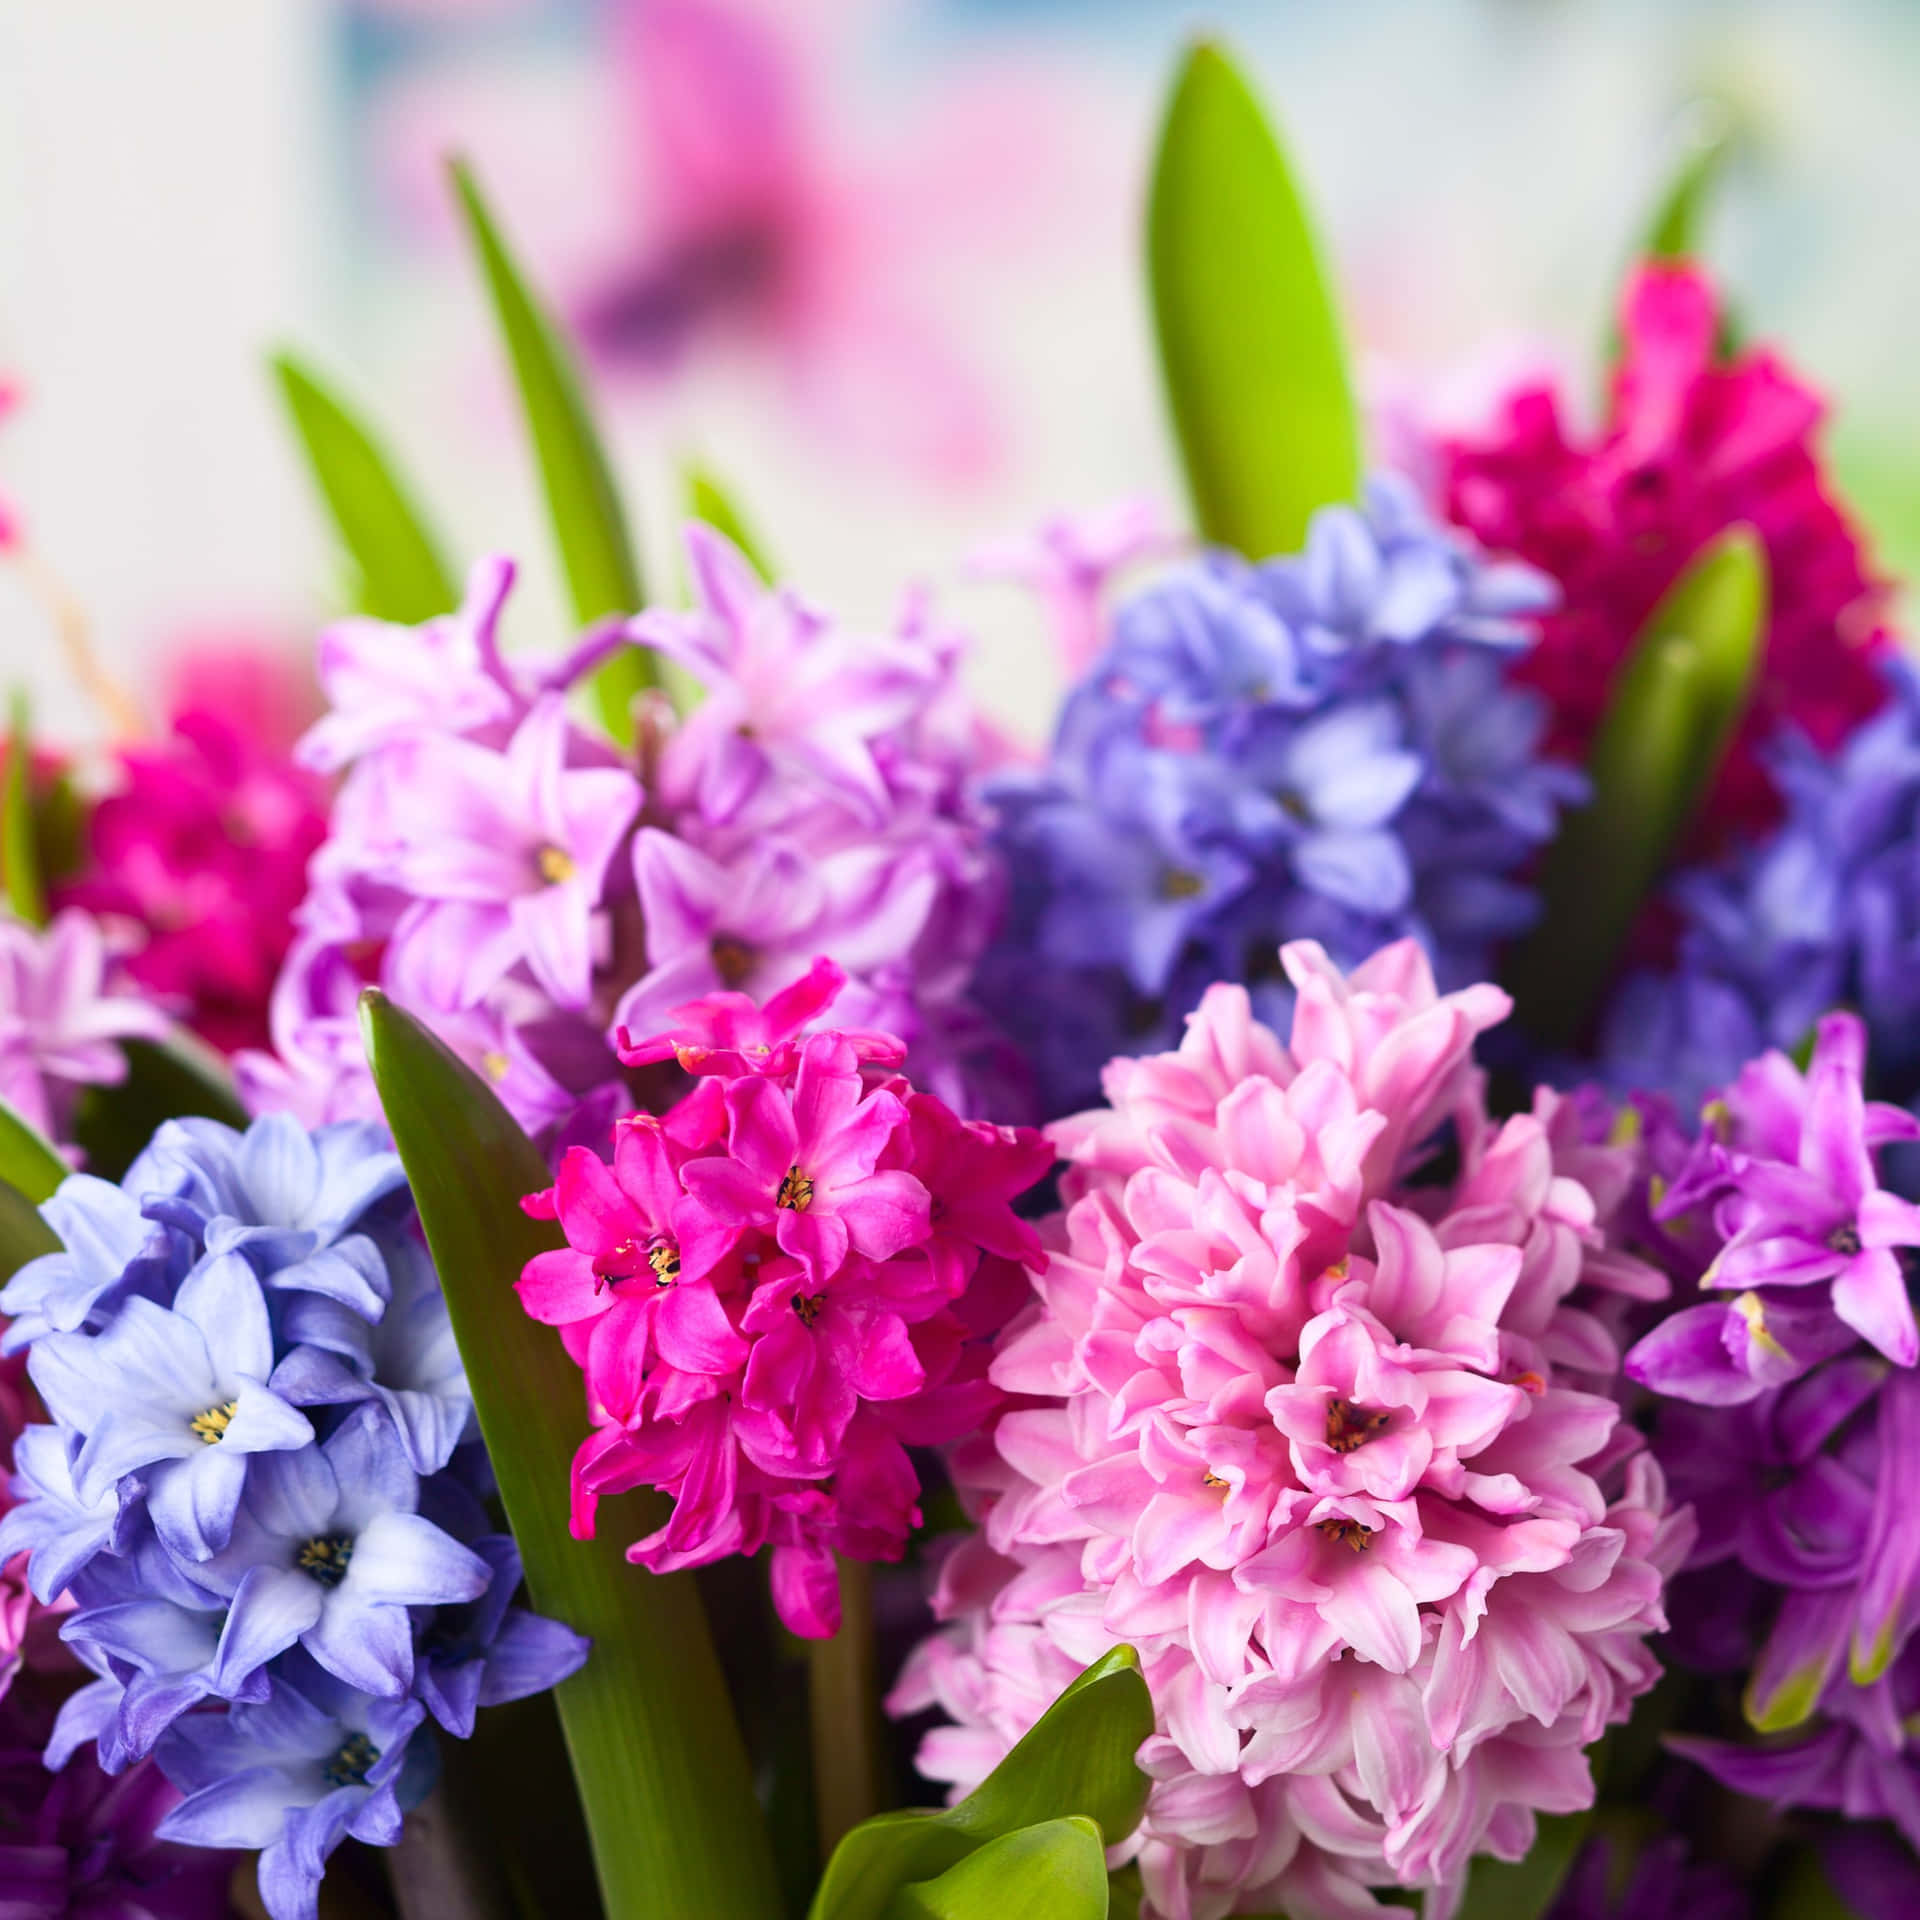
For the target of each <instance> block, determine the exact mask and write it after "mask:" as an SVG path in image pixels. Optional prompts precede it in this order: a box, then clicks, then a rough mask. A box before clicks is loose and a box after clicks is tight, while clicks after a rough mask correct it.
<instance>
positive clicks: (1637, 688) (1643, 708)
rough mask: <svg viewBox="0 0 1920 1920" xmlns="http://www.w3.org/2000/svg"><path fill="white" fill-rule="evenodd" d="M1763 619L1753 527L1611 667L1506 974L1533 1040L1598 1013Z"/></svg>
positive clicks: (1726, 541)
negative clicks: (1530, 920)
mask: <svg viewBox="0 0 1920 1920" xmlns="http://www.w3.org/2000/svg"><path fill="white" fill-rule="evenodd" d="M1766 617H1767V561H1766V550H1765V549H1764V548H1763V547H1762V546H1761V544H1760V540H1759V537H1758V536H1757V535H1756V534H1755V533H1754V531H1753V529H1752V528H1751V527H1745V526H1739V527H1733V528H1730V529H1729V530H1728V531H1727V532H1726V533H1724V534H1722V535H1721V536H1720V537H1719V539H1717V540H1716V541H1714V542H1713V543H1712V545H1710V546H1709V547H1707V548H1706V549H1705V550H1704V551H1703V552H1702V553H1701V554H1700V556H1699V558H1698V559H1696V560H1695V561H1694V563H1693V564H1692V565H1691V566H1690V567H1689V568H1688V569H1687V570H1686V572H1685V573H1684V574H1682V575H1681V577H1680V579H1679V580H1678V581H1677V582H1676V583H1675V585H1674V586H1673V588H1672V590H1671V591H1670V592H1669V593H1668V594H1667V596H1666V598H1665V599H1663V600H1662V601H1661V602H1660V604H1659V605H1658V606H1657V607H1655V608H1654V610H1653V612H1652V613H1651V614H1650V615H1649V616H1648V618H1647V623H1646V625H1645V626H1644V627H1643V628H1642V629H1641V631H1640V635H1639V637H1638V639H1636V640H1635V642H1634V645H1633V650H1632V652H1631V653H1629V654H1628V656H1627V657H1626V659H1625V660H1624V661H1623V662H1622V663H1621V666H1620V669H1619V671H1618V673H1617V674H1616V675H1615V677H1614V683H1613V690H1612V698H1611V699H1610V701H1609V702H1608V706H1607V711H1606V714H1605V715H1604V717H1603V718H1602V720H1601V722H1600V727H1599V730H1598V732H1597V733H1596V734H1595V735H1594V741H1593V747H1592V749H1591V751H1590V753H1589V755H1588V759H1587V774H1588V777H1589V778H1590V779H1591V781H1592V782H1593V797H1592V799H1591V800H1590V801H1589V803H1588V804H1587V805H1586V806H1584V807H1581V808H1579V809H1578V810H1576V811H1574V812H1572V813H1570V814H1569V815H1568V816H1567V818H1566V820H1565V822H1564V824H1563V825H1562V827H1561V829H1560V835H1559V838H1558V839H1556V840H1555V841H1554V843H1553V846H1552V847H1551V848H1550V849H1549V851H1548V854H1547V858H1546V862H1545V865H1544V868H1543V870H1542V873H1541V917H1540V923H1539V925H1538V927H1537V928H1536V929H1535V931H1534V933H1533V934H1532V936H1531V937H1530V938H1529V939H1528V940H1527V942H1526V944H1525V945H1524V946H1523V947H1522V948H1521V950H1520V952H1519V953H1518V954H1517V955H1516V956H1515V962H1514V966H1513V969H1512V973H1513V982H1514V992H1515V998H1516V1000H1517V1001H1518V1003H1519V1017H1520V1019H1521V1021H1522V1023H1523V1024H1524V1025H1525V1026H1526V1027H1527V1028H1528V1030H1529V1031H1530V1032H1532V1033H1533V1034H1534V1035H1535V1036H1536V1037H1537V1038H1539V1039H1541V1040H1544V1041H1547V1042H1549V1043H1552V1044H1555V1045H1565V1044H1570V1043H1571V1042H1573V1041H1574V1040H1576V1039H1577V1038H1578V1037H1579V1035H1580V1032H1581V1029H1582V1028H1583V1027H1584V1026H1585V1024H1586V1022H1587V1020H1588V1019H1589V1017H1590V1016H1591V1015H1592V1013H1593V1010H1594V1008H1595V1007H1596V1006H1597V1005H1598V1004H1599V1001H1600V997H1601V995H1602V993H1603V992H1604V991H1605V989H1606V986H1607V982H1608V981H1609V979H1610V978H1611V977H1612V974H1613V970H1614V966H1615V964H1616V962H1617V961H1618V959H1619V956H1620V951H1621V947H1622V945H1623V944H1624V942H1625V940H1626V937H1627V933H1628V930H1629V929H1630V928H1631V926H1632V924H1633V921H1634V917H1635V916H1636V915H1637V914H1638V913H1639V911H1640V908H1641V906H1642V904H1643V902H1644V901H1645V900H1646V898H1647V895H1648V893H1649V891H1650V890H1651V889H1652V887H1653V886H1654V885H1655V883H1656V882H1657V881H1658V879H1659V877H1660V874H1661V871H1662V869H1663V868H1664V867H1665V865H1666V862H1667V860H1668V859H1669V857H1670V856H1671V855H1672V854H1673V853H1674V851H1675V850H1676V849H1677V848H1678V846H1679V844H1680V841H1681V839H1682V837H1683V836H1684V834H1685V833H1686V830H1687V828H1688V827H1689V825H1690V824H1691V823H1692V821H1693V818H1694V816H1695V814H1696V813H1697V812H1698V811H1699V808H1700V804H1701V802H1702V801H1703V800H1704V799H1705V798H1706V796H1707V794H1708V792H1709V791H1710V789H1711V788H1712V786H1713V782H1714V779H1715V777H1716V775H1717V774H1718V773H1719V770H1720V763H1721V761H1722V760H1723V759H1724V757H1725V755H1726V750H1727V747H1728V744H1729V743H1730V742H1731V740H1732V738H1733V735H1734V731H1735V729H1736V728H1737V726H1738V725H1739V721H1740V716H1741V714H1742V713H1743V712H1744V711H1745V708H1746V703H1747V698H1748V695H1749V693H1750V692H1751V690H1752V684H1753V678H1754V674H1755V672H1756V671H1757V669H1758V665H1759V661H1760V655H1761V648H1762V640H1763V636H1764V632H1765V627H1766Z"/></svg>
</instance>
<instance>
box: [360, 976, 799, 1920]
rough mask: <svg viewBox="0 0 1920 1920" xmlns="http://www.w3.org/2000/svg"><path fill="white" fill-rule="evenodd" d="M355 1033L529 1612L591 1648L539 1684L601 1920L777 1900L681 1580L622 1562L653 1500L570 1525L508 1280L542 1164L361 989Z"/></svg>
mask: <svg viewBox="0 0 1920 1920" xmlns="http://www.w3.org/2000/svg"><path fill="white" fill-rule="evenodd" d="M360 1005H361V1028H362V1032H363V1034H364V1037H365V1040H366V1047H367V1059H368V1062H369V1064H370V1065H371V1067H372V1069H373V1077H374V1083H375V1085H376V1086H377V1087H378V1089H379V1092H380V1100H381V1104H382V1106H383V1107H384V1108H385V1110H386V1116H387V1124H388V1126H389V1127H391V1128H392V1130H393V1138H394V1144H395V1146H396V1147H397V1148H398V1149H399V1153H400V1158H401V1160H402V1162H403V1163H404V1164H405V1166H406V1170H407V1177H408V1179H409V1180H410V1181H411V1182H412V1185H413V1197H414V1201H415V1204H416V1205H417V1206H418V1207H419V1210H420V1220H421V1224H422V1226H423V1227H424V1228H425V1230H426V1235H427V1244H428V1246H429V1248H430V1249H431V1250H432V1253H433V1259H434V1264H435V1266H436V1267H437V1268H438V1270H439V1273H440V1281H441V1285H442V1287H443V1288H444V1289H445V1292H446V1297H447V1308H448V1311H449V1313H450V1314H451V1316H452V1319H453V1330H454V1334H455V1337H456V1338H457V1339H458V1341H459V1344H460V1353H461V1357H462V1359H463V1360H464V1361H465V1363H466V1369H467V1379H468V1382H469V1384H470V1385H471V1387H472V1390H473V1397H474V1407H475V1410H476V1412H477V1413H478V1415H479V1418H480V1428H481V1432H482V1434H483V1435H484V1436H485V1439H486V1442H487V1448H488V1451H489V1452H490V1453H491V1455H492V1457H493V1469H494V1474H495V1476H496V1478H497V1479H498V1481H499V1484H500V1497H501V1499H502V1501H503V1502H504V1503H505V1506H506V1511H507V1518H508V1520H509V1521H510V1522H511V1524H512V1527H513V1533H514V1538H515V1539H516V1540H517V1541H518V1542H519V1546H520V1553H521V1557H522V1559H523V1560H524V1561H525V1563H526V1570H527V1586H528V1590H529V1592H530V1594H531V1596H532V1599H533V1603H534V1605H535V1607H536V1608H537V1609H538V1610H539V1611H540V1612H541V1613H544V1614H549V1615H551V1616H553V1617H554V1618H556V1619H560V1620H564V1621H565V1622H566V1623H567V1624H568V1625H569V1626H570V1627H572V1628H573V1629H574V1630H575V1631H576V1632H578V1633H583V1634H585V1635H587V1636H588V1637H589V1638H590V1639H591V1640H592V1641H593V1655H592V1658H591V1659H590V1660H589V1661H588V1662H587V1665H586V1667H585V1668H584V1669H583V1670H582V1671H581V1672H580V1673H578V1674H576V1675H575V1676H574V1677H573V1678H572V1679H571V1680H567V1681H564V1682H563V1683H562V1684H561V1685H560V1686H559V1687H557V1688H556V1689H555V1691H554V1699H555V1702H556V1704H557V1705H558V1707H559V1709H560V1720H561V1725H562V1726H563V1728H564V1729H565V1732H566V1738H567V1748H568V1752H569V1755H570V1756H571V1759H572V1763H573V1774H574V1779H575V1782H576V1783H577V1785H578V1786H579V1789H580V1800H581V1805H582V1807H583V1809H584V1811H585V1813H586V1818H587V1829H588V1832H589V1833H590V1834H591V1836H592V1841H593V1854H594V1862H595V1865H596V1867H597V1869H598V1871H599V1875H600V1889H601V1893H602V1896H603V1898H604V1900H605V1904H606V1910H607V1913H608V1915H609V1916H611V1920H629V1916H632V1917H633V1920H642V1917H643V1916H651V1915H659V1916H661V1920H667V1917H668V1916H675V1915H680V1914H709V1913H710V1914H726V1915H728V1916H729V1917H730V1920H732V1917H733V1916H738V1920H774V1916H776V1915H777V1914H778V1912H779V1898H778V1894H777V1892H776V1889H775V1881H774V1873H773V1862H772V1855H771V1852H770V1850H769V1848H768V1845H767V1836H766V1827H765V1823H764V1821H763V1820H762V1818H761V1814H760V1809H759V1806H758V1804H757V1803H756V1801H755V1800H754V1797H753V1788H752V1782H751V1779H750V1777H749V1775H748V1771H747V1762H746V1754H745V1750H744V1749H743V1747H742V1745H741V1741H740V1734H739V1729H738V1727H737V1725H736V1724H735V1721H734V1716H733V1709H732V1706H731V1704H730V1703H729V1701H728V1699H727V1695H726V1688H725V1683H724V1682H723V1680H722V1678H721V1674H720V1668H719V1664H718V1662H717V1660H716V1659H715V1657H714V1650H713V1642H712V1639H711V1637H710V1635H709V1633H708V1631H707V1622H706V1617H705V1615H704V1614H703V1612H702V1611H701V1606H700V1598H699V1594H698V1591H697V1589H696V1588H695V1586H694V1583H693V1576H692V1575H691V1574H685V1573H676V1574H669V1575H666V1576H664V1577H659V1576H655V1575H652V1574H648V1573H644V1572H642V1571H640V1570H639V1569H638V1568H636V1567H633V1566H631V1565H629V1564H628V1562H627V1559H626V1555H625V1552H624V1543H625V1542H626V1541H628V1540H630V1539H633V1538H635V1537H636V1536H638V1535H640V1534H643V1533H646V1532H649V1531H651V1530H652V1528H653V1527H654V1526H656V1525H657V1524H658V1523H659V1520H660V1519H661V1517H662V1509H663V1507H664V1504H665V1503H664V1501H663V1500H662V1499H661V1498H660V1496H658V1495H652V1494H649V1495H628V1496H625V1497H623V1498H621V1499H617V1500H609V1501H604V1502H602V1504H601V1508H600V1522H599V1527H598V1533H597V1537H596V1538H595V1539H593V1540H591V1541H579V1540H575V1539H574V1538H573V1536H572V1533H571V1532H570V1530H569V1527H568V1472H569V1468H570V1465H571V1462H572V1458H573V1453H574V1449H575V1447H576V1445H577V1444H578V1442H579V1440H580V1438H581V1436H582V1431H583V1428H584V1420H583V1417H582V1410H581V1391H580V1376H579V1374H578V1372H577V1370H576V1369H575V1367H574V1365H573V1363H572V1362H571V1361H570V1360H569V1359H568V1358H567V1356H566V1352H565V1350H564V1348H562V1346H561V1344H560V1342H559V1341H558V1340H557V1339H556V1338H555V1337H554V1336H553V1335H552V1334H551V1333H549V1332H547V1331H546V1330H545V1329H543V1328H539V1327H536V1326H534V1325H532V1324H531V1323H530V1322H529V1321H528V1320H527V1319H526V1317H525V1316H524V1315H523V1314H522V1312H521V1310H520V1304H519V1301H518V1300H517V1299H516V1298H515V1296H514V1292H513V1287H514V1282H515V1281H516V1280H517V1279H518V1278H519V1276H520V1272H521V1269H522V1267H523V1266H524V1265H525V1264H526V1262H527V1261H528V1260H529V1259H530V1258H532V1256H533V1255H535V1254H537V1253H543V1252H546V1251H547V1250H548V1249H550V1248H553V1247H556V1246H558V1245H560V1244H561V1241H560V1237H559V1235H558V1233H557V1232H556V1231H555V1229H554V1228H553V1227H552V1226H551V1225H550V1224H547V1223H543V1222H540V1221H535V1220H530V1219H528V1218H527V1216H526V1215H525V1214H524V1213H522V1212H521V1210H520V1205H519V1202H520V1199H521V1196H522V1195H524V1194H527V1193H530V1192H532V1191H533V1190H534V1189H535V1188H539V1187H545V1186H547V1185H549V1184H550V1181H551V1176H550V1174H549V1172H548V1169H547V1165H546V1162H545V1161H544V1160H543V1159H542V1158H541V1156H540V1154H539V1152H538V1150H537V1149H536V1148H535V1147H534V1146H533V1143H532V1142H531V1141H529V1140H528V1139H527V1137H526V1135H525V1134H524V1133H522V1132H521V1131H520V1129H519V1128H518V1127H517V1126H516V1125H515V1124H514V1122H513V1119H512V1117H511V1116H510V1115H509V1114H508V1113H507V1111H506V1109H505V1108H504V1107H502V1106H501V1104H500V1102H499V1101H498V1100H497V1099H496V1098H495V1097H494V1095H493V1092H492V1090H491V1089H490V1088H489V1087H488V1086H487V1085H486V1084H485V1083H484V1082H483V1081H482V1080H481V1079H480V1078H479V1077H478V1075H476V1074H475V1073H474V1072H473V1071H472V1070H471V1069H470V1068H468V1067H467V1066H465V1065H464V1064H463V1063H462V1062H461V1061H459V1060H457V1059H456V1058H455V1057H454V1056H453V1055H452V1054H451V1053H450V1052H448V1050H447V1049H446V1048H445V1047H444V1046H443V1045H442V1044H441V1043H440V1041H439V1040H437V1039H436V1038H435V1037H434V1036H433V1035H432V1034H430V1033H429V1032H428V1031H427V1030H426V1029H425V1028H424V1027H423V1026H421V1025H420V1023H419V1022H418V1021H417V1020H415V1019H414V1018H413V1017H412V1016H411V1015H410V1014H407V1013H405V1012H403V1011H402V1010H401V1009H400V1008H398V1007H396V1006H395V1005H394V1004H393V1003H392V1002H391V1001H390V1000H388V999H387V998H386V997H385V995H383V994H381V993H380V992H378V991H377V990H375V989H371V988H370V989H368V991H367V992H366V993H365V994H364V995H363V996H362V997H361V1003H360Z"/></svg>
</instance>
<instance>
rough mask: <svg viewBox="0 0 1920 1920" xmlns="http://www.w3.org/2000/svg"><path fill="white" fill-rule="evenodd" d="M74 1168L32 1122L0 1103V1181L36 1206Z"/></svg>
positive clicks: (4, 1103) (49, 1197) (51, 1195)
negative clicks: (8, 1183) (9, 1184)
mask: <svg viewBox="0 0 1920 1920" xmlns="http://www.w3.org/2000/svg"><path fill="white" fill-rule="evenodd" d="M72 1171H73V1169H72V1168H71V1167H69V1166H68V1165H67V1163H66V1162H65V1161H64V1160H63V1159H61V1157H60V1149H59V1148H58V1147H56V1146H55V1145H54V1144H53V1142H52V1141H51V1140H49V1139H48V1138H47V1136H46V1135H45V1134H44V1133H42V1132H41V1131H40V1129H39V1128H38V1127H36V1126H35V1125H34V1124H33V1122H32V1121H30V1120H28V1119H27V1118H26V1117H25V1116H24V1115H23V1114H21V1113H20V1112H18V1111H17V1110H16V1109H15V1108H14V1107H12V1106H10V1105H9V1104H8V1103H7V1102H6V1101H5V1100H0V1180H7V1181H10V1182H11V1183H12V1184H13V1185H14V1186H16V1187H18V1188H19V1189H20V1191H21V1192H22V1193H24V1194H25V1195H26V1196H27V1198H28V1199H29V1200H30V1201H32V1202H33V1204H34V1205H35V1206H36V1207H37V1206H38V1205H39V1204H40V1202H41V1201H42V1200H50V1199H52V1197H53V1194H54V1190H55V1189H56V1188H57V1187H58V1186H59V1184H60V1182H61V1181H62V1180H64V1179H65V1178H66V1177H67V1175H68V1174H69V1173H71V1172H72Z"/></svg>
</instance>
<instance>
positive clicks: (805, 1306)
mask: <svg viewBox="0 0 1920 1920" xmlns="http://www.w3.org/2000/svg"><path fill="white" fill-rule="evenodd" d="M826 1304H827V1296H826V1295H825V1294H824V1293H796V1294H795V1295H794V1296H793V1310H794V1312H795V1313H796V1314H798V1315H799V1316H800V1324H801V1325H802V1326H803V1327H810V1326H812V1325H813V1323H814V1322H815V1321H816V1320H818V1319H819V1318H820V1309H821V1308H822V1307H824V1306H825V1305H826Z"/></svg>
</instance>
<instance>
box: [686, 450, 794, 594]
mask: <svg viewBox="0 0 1920 1920" xmlns="http://www.w3.org/2000/svg"><path fill="white" fill-rule="evenodd" d="M680 485H681V488H682V490H683V491H684V493H685V496H686V501H685V504H686V511H687V517H688V519H690V520H704V521H705V522H706V523H707V525H708V526H710V527H711V528H712V529H713V530H714V532H715V533H724V534H725V535H726V536H727V538H728V539H729V540H731V541H732V542H733V544H734V545H735V546H736V547H738V548H739V549H740V553H741V557H742V558H743V559H744V560H745V561H746V562H747V564H748V565H749V566H750V567H752V569H753V570H754V572H755V573H757V574H758V575H759V576H760V578H761V579H762V580H765V581H767V582H768V583H769V584H771V582H772V580H773V566H772V563H771V562H770V561H769V560H768V559H767V550H766V548H765V547H764V546H763V545H762V544H761V542H760V538H759V536H758V535H757V534H756V533H755V532H754V530H753V528H752V527H751V526H750V525H749V524H748V522H747V519H746V516H745V515H744V514H743V513H741V511H740V506H739V503H738V501H736V500H735V499H734V497H733V495H732V494H731V493H730V492H729V491H728V490H727V488H726V487H724V486H723V485H722V484H721V483H720V480H719V478H718V477H717V476H716V475H715V473H714V472H713V470H712V468H710V467H708V466H706V465H704V464H703V463H702V462H700V461H698V460H688V461H686V462H685V463H684V464H683V465H682V466H681V468H680Z"/></svg>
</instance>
